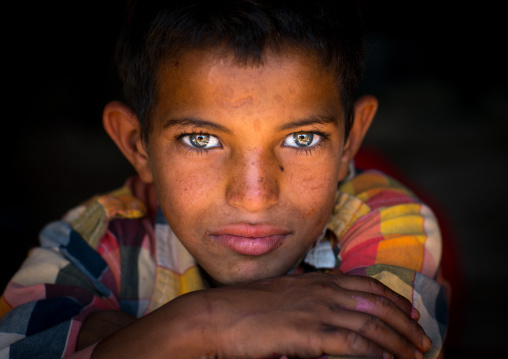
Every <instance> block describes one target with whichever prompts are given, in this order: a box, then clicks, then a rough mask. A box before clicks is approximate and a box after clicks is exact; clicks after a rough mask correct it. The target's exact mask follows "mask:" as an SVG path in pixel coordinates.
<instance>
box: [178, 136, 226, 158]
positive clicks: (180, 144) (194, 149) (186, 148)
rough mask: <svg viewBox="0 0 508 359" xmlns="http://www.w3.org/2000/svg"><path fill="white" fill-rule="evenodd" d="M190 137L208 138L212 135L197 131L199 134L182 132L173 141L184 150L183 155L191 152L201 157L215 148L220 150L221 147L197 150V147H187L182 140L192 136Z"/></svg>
mask: <svg viewBox="0 0 508 359" xmlns="http://www.w3.org/2000/svg"><path fill="white" fill-rule="evenodd" d="M192 135H209V136H213V135H210V134H209V133H206V132H203V131H199V132H190V133H189V132H184V133H181V134H179V135H177V136H175V139H176V143H177V144H178V145H179V146H181V147H182V148H183V149H184V150H185V154H188V153H189V152H193V153H195V154H197V155H199V156H202V155H203V154H208V152H209V151H212V150H214V149H217V148H222V146H221V147H212V148H197V147H192V146H189V145H187V144H185V143H184V142H183V140H182V138H184V137H185V136H192ZM213 137H216V136H213ZM219 143H220V140H219Z"/></svg>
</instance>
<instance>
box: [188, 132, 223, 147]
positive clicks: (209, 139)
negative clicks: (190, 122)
mask: <svg viewBox="0 0 508 359" xmlns="http://www.w3.org/2000/svg"><path fill="white" fill-rule="evenodd" d="M182 141H183V142H184V143H185V144H186V145H189V146H190V147H194V148H204V149H206V148H213V147H220V142H219V139H218V138H217V137H214V136H211V135H209V134H207V133H193V134H191V135H185V136H183V137H182Z"/></svg>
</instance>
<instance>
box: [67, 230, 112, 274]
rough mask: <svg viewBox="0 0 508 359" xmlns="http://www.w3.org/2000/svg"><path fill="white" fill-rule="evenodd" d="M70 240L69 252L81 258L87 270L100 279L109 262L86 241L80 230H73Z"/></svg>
mask: <svg viewBox="0 0 508 359" xmlns="http://www.w3.org/2000/svg"><path fill="white" fill-rule="evenodd" d="M69 237H70V241H69V243H67V246H65V248H66V250H67V253H68V254H69V255H70V256H71V257H72V258H76V259H78V260H79V262H80V263H82V264H83V266H85V267H86V269H87V271H88V272H89V273H90V274H91V275H93V276H94V277H95V278H97V279H99V278H100V277H101V275H102V273H103V272H104V270H105V269H106V268H107V264H106V262H105V261H104V259H102V257H101V256H100V255H99V254H98V253H97V252H96V251H95V250H94V249H93V248H92V247H90V246H89V245H88V243H86V242H85V241H84V240H83V238H82V237H81V236H80V235H79V233H78V232H76V231H74V230H71V232H70V236H69Z"/></svg>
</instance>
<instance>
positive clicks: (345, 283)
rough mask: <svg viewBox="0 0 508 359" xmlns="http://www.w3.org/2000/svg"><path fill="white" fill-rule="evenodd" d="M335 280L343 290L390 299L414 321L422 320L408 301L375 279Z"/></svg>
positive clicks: (351, 278) (341, 277) (336, 278)
mask: <svg viewBox="0 0 508 359" xmlns="http://www.w3.org/2000/svg"><path fill="white" fill-rule="evenodd" d="M334 279H335V282H336V283H337V284H338V285H339V286H340V287H342V288H345V289H349V290H355V291H360V292H367V293H373V294H377V295H382V296H384V297H386V298H388V299H390V300H391V301H392V302H393V303H395V304H396V305H397V306H398V307H399V308H400V309H402V311H404V313H406V314H407V315H409V316H411V317H412V318H413V319H416V320H418V318H420V313H419V312H418V310H417V309H416V308H414V307H413V305H412V304H411V302H410V301H409V300H408V299H406V298H405V297H403V296H402V295H400V294H398V293H396V292H395V291H393V290H392V289H390V288H388V287H387V286H385V285H384V284H383V283H381V282H380V281H379V280H377V279H375V278H371V277H363V276H357V275H340V276H335V278H334Z"/></svg>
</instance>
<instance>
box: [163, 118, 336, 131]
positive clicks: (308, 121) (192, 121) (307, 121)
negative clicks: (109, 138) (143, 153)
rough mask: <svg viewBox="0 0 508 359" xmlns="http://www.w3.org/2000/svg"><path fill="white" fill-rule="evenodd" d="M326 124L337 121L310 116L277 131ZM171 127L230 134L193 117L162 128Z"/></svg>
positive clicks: (170, 121)
mask: <svg viewBox="0 0 508 359" xmlns="http://www.w3.org/2000/svg"><path fill="white" fill-rule="evenodd" d="M328 124H333V125H338V123H337V120H336V119H335V117H330V116H310V117H305V118H302V119H298V120H295V121H291V122H288V123H285V124H284V125H282V126H281V127H280V128H279V130H280V131H284V130H290V129H294V128H297V127H303V126H309V125H328ZM173 126H180V127H202V128H205V129H210V130H218V131H222V132H225V133H229V134H230V133H231V131H230V130H229V129H227V128H226V127H224V126H222V125H219V124H217V123H214V122H209V121H206V120H202V119H200V118H195V117H185V118H172V119H169V120H167V121H165V122H164V125H163V128H164V129H166V128H168V127H173Z"/></svg>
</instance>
